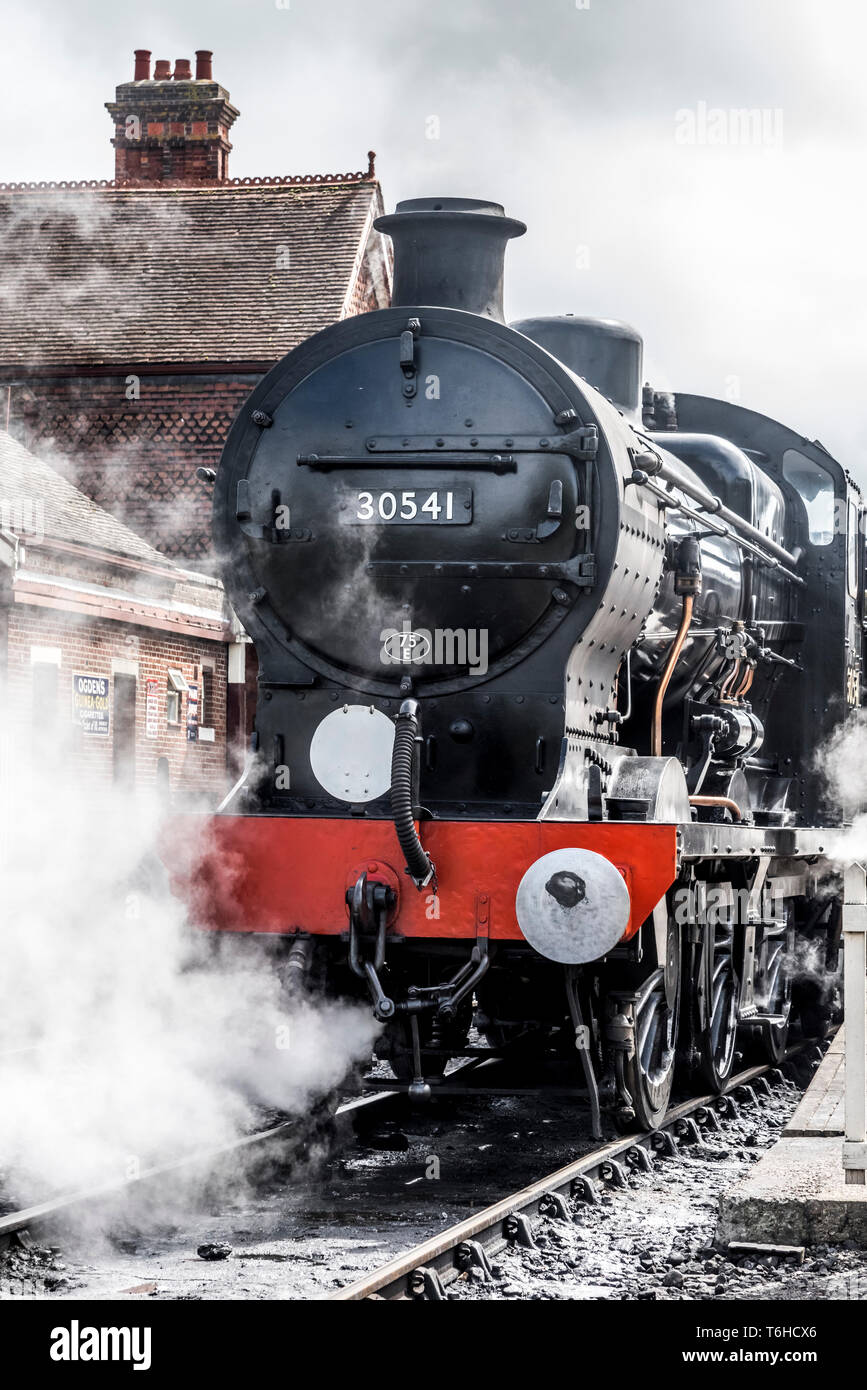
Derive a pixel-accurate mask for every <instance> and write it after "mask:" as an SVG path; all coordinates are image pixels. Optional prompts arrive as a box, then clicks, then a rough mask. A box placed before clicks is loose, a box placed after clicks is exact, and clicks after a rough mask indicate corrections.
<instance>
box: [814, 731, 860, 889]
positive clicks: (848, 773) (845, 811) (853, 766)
mask: <svg viewBox="0 0 867 1390" xmlns="http://www.w3.org/2000/svg"><path fill="white" fill-rule="evenodd" d="M815 765H816V768H817V770H818V771H819V772H820V773H821V776H822V778H823V780H824V782H825V786H826V788H827V791H828V794H829V796H830V797H831V798H832V799H833V801H834V804H835V806H836V807H837V809H838V810H839V812H840V815H841V818H842V819H843V820H844V821H847V822H849V824H847V826H846V828H845V829H844V830H841V831H840V832H838V833H837V834H835V835H833V836H832V838H831V841H830V853H831V856H832V857H833V858H834V859H836V860H838V861H839V862H840V863H846V862H850V861H852V860H858V861H860V862H861V863H865V862H867V710H855V711H853V713H852V714H850V715H849V717H848V719H847V720H846V721H845V723H843V724H840V725H838V727H837V728H836V729H835V730H834V732H833V734H832V735H831V737H830V738H829V739H828V740H827V741H826V742H825V744H824V746H823V747H822V748H821V749H820V750H819V752H818V754H817V756H816V760H815Z"/></svg>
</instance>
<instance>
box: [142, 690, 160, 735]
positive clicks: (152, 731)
mask: <svg viewBox="0 0 867 1390" xmlns="http://www.w3.org/2000/svg"><path fill="white" fill-rule="evenodd" d="M158 691H159V683H158V682H157V681H154V680H150V681H146V682H145V737H146V738H158V737H159V732H160V697H159V694H158Z"/></svg>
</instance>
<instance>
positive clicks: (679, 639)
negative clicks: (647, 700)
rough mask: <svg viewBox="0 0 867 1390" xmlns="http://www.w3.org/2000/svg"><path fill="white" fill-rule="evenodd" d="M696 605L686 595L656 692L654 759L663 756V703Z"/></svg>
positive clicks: (689, 595)
mask: <svg viewBox="0 0 867 1390" xmlns="http://www.w3.org/2000/svg"><path fill="white" fill-rule="evenodd" d="M694 603H695V597H694V595H693V594H684V596H683V610H682V613H681V619H680V627H679V628H678V629H677V634H676V636H675V638H674V641H673V642H672V644H671V647H670V649H669V653H668V660H667V661H666V663H665V670H664V671H663V673H662V679H661V681H660V682H659V689H658V690H657V692H656V699H655V701H654V703H653V727H652V729H651V732H650V752H651V754H652V756H653V757H654V758H659V757H661V756H662V702H663V700H664V699H665V692H666V690H667V689H668V686H669V682H670V681H671V678H672V676H673V675H674V668H675V666H676V665H677V661H678V657H679V656H680V653H681V650H682V648H683V644H684V642H685V641H686V634H687V632H688V631H689V625H690V623H691V622H692V608H693V604H694Z"/></svg>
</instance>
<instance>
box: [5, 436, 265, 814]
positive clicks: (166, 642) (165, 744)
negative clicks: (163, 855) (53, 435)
mask: <svg viewBox="0 0 867 1390" xmlns="http://www.w3.org/2000/svg"><path fill="white" fill-rule="evenodd" d="M239 640H240V638H239V634H238V633H237V631H236V630H233V625H232V622H231V618H230V615H229V613H228V612H227V610H226V605H225V601H224V595H223V590H222V586H221V585H220V584H219V582H218V581H217V580H215V579H212V578H210V577H208V576H206V575H201V574H195V573H191V572H189V571H187V570H184V569H183V568H182V567H181V566H180V565H178V564H177V563H176V562H174V561H172V560H170V559H168V558H167V557H166V556H164V555H161V554H160V553H159V551H157V550H155V549H154V547H153V546H151V545H149V544H148V542H147V541H144V540H142V538H141V537H140V536H137V535H136V534H135V532H133V531H131V530H130V529H129V527H127V526H124V525H123V523H122V522H119V521H117V520H116V518H115V517H113V516H111V515H110V514H109V513H108V512H106V511H104V510H103V509H102V508H101V507H98V506H97V505H96V504H95V503H94V502H92V501H91V500H90V499H89V498H88V497H86V496H85V495H84V493H82V492H80V491H79V490H78V489H77V488H75V487H73V486H72V484H71V483H69V482H67V480H66V479H65V478H62V477H61V476H60V475H59V474H58V473H56V472H55V471H54V470H53V469H51V468H49V467H48V465H47V464H45V463H43V462H42V461H41V460H40V459H38V458H36V457H35V456H34V455H32V454H30V453H28V451H27V450H26V449H24V448H23V447H22V446H21V445H20V444H18V443H17V442H16V441H15V440H13V439H12V438H10V436H9V435H8V434H6V433H4V432H2V431H0V683H2V695H3V720H2V748H3V757H2V760H0V762H2V765H3V766H4V767H5V769H6V770H7V772H8V771H9V770H10V769H9V762H10V759H12V760H13V761H16V765H17V766H22V762H21V760H22V759H24V763H23V766H24V770H25V772H26V771H28V769H32V770H33V771H34V773H35V774H36V775H37V776H38V777H39V778H40V779H41V778H44V777H45V775H46V774H47V772H48V770H49V769H50V768H51V767H52V765H53V763H54V759H61V760H62V763H63V766H64V768H66V769H71V770H72V772H73V774H74V775H75V776H84V777H86V778H87V779H88V780H89V781H91V782H92V783H96V784H99V783H100V782H103V783H107V782H114V783H119V784H121V785H122V786H124V787H128V788H147V787H157V788H159V789H160V790H162V791H163V792H166V793H168V794H169V795H171V796H173V797H174V798H175V799H177V797H178V794H179V793H182V794H183V795H188V794H189V795H195V794H205V795H206V796H209V797H210V799H211V800H213V799H214V797H215V796H217V795H219V794H220V793H221V792H222V791H223V789H224V787H225V783H226V704H225V701H226V671H227V664H228V661H229V653H230V651H231V650H232V646H233V645H234V644H236V643H237V642H238V641H239ZM34 753H35V754H36V755H37V756H36V758H35V759H34V758H32V757H31V755H32V754H34ZM28 759H30V762H29V763H28V761H27V760H28Z"/></svg>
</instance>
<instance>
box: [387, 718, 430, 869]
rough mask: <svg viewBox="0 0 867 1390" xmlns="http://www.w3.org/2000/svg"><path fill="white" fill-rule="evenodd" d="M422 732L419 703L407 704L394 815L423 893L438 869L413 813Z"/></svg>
mask: <svg viewBox="0 0 867 1390" xmlns="http://www.w3.org/2000/svg"><path fill="white" fill-rule="evenodd" d="M418 731H419V723H418V703H417V701H415V700H404V702H403V704H402V705H401V707H400V713H399V714H398V716H397V727H396V728H395V732H394V750H393V752H392V755H391V813H392V816H393V817H394V828H395V830H396V831H397V838H398V840H399V841H400V847H401V849H402V850H403V857H404V859H405V860H406V867H407V870H408V872H409V875H410V878H411V879H412V880H413V882H414V883H415V886H416V888H419V889H421V888H423V887H424V886H425V884H426V883H429V882H430V880H431V879H432V878H433V874H434V866H433V861H432V859H431V857H430V855H429V854H428V853H427V852H426V850H425V849H424V847H423V845H422V843H421V840H420V839H419V837H418V831H417V830H416V828H415V819H414V817H413V813H412V812H413V792H414V790H415V765H416V747H417V745H416V739H417V737H418Z"/></svg>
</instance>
